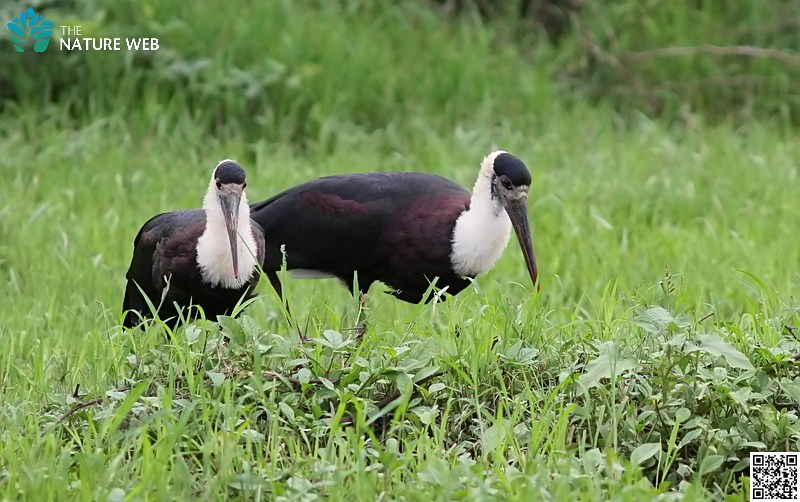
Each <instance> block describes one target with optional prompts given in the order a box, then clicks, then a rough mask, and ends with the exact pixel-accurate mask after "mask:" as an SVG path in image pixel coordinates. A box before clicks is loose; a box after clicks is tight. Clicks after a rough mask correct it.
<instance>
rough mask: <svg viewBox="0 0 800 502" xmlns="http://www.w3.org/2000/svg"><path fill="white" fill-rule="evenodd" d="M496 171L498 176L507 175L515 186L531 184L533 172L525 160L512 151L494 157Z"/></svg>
mask: <svg viewBox="0 0 800 502" xmlns="http://www.w3.org/2000/svg"><path fill="white" fill-rule="evenodd" d="M493 167H494V173H495V174H496V175H497V176H505V177H507V178H508V179H509V180H511V183H513V184H514V186H521V185H526V186H530V184H531V173H530V171H528V166H526V165H525V163H524V162H522V161H521V160H519V159H518V158H516V157H514V156H513V155H511V154H510V153H505V152H503V153H501V154H499V155H498V156H497V157H495V158H494V166H493Z"/></svg>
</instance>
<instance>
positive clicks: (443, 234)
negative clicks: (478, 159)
mask: <svg viewBox="0 0 800 502" xmlns="http://www.w3.org/2000/svg"><path fill="white" fill-rule="evenodd" d="M469 204H470V193H469V192H467V191H466V190H464V189H463V188H462V187H460V186H459V185H457V184H455V183H453V182H452V181H449V180H447V179H445V178H442V177H440V176H435V175H431V174H424V173H365V174H347V175H339V176H329V177H325V178H320V179H317V180H314V181H310V182H308V183H305V184H302V185H299V186H297V187H295V188H292V189H290V190H287V191H285V192H283V193H280V194H278V195H276V196H274V197H272V198H271V199H268V200H265V201H263V202H261V203H258V204H254V205H253V206H251V218H252V219H253V220H255V221H256V222H258V224H259V225H261V226H262V227H263V228H264V231H265V232H266V234H267V235H268V236H269V242H268V243H267V245H266V254H265V259H264V270H265V272H267V274H268V276H269V278H270V281H271V282H272V283H273V286H275V287H276V289H278V291H279V292H280V284H279V283H277V275H276V274H275V273H274V272H275V271H277V270H280V268H281V264H282V260H283V255H282V254H281V246H282V245H285V251H286V265H287V268H288V269H290V270H291V269H310V270H316V271H319V272H323V273H327V274H330V275H333V276H336V277H338V278H339V279H340V280H342V281H343V282H344V283H345V284H346V285H347V286H348V287H349V288H350V289H351V290H352V289H353V286H354V276H355V274H357V277H358V285H359V288H360V290H361V291H367V290H368V289H369V287H370V285H371V284H372V283H373V282H375V281H381V282H383V283H385V284H387V285H388V286H389V287H390V288H391V289H392V294H393V295H395V296H396V297H397V298H399V299H401V300H405V301H407V302H412V303H418V302H419V301H421V300H422V299H423V297H424V295H425V292H426V291H427V289H428V288H429V286H430V282H431V281H433V279H434V278H437V277H438V279H437V281H436V287H437V288H444V287H447V288H448V289H447V292H448V293H450V294H456V293H458V292H459V291H461V290H463V289H464V288H466V287H467V286H468V285H469V284H470V281H469V280H468V279H466V278H464V277H462V276H461V275H459V274H456V273H455V272H454V271H453V265H452V263H451V260H450V254H451V252H452V242H451V241H452V238H453V229H454V227H455V223H456V220H457V219H458V217H459V215H460V214H461V213H463V212H464V211H465V210H466V209H468V208H469ZM427 300H430V298H427Z"/></svg>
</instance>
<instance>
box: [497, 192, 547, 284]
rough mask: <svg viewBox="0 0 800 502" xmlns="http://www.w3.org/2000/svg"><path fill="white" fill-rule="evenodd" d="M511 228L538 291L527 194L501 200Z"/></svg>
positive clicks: (537, 271) (537, 276)
mask: <svg viewBox="0 0 800 502" xmlns="http://www.w3.org/2000/svg"><path fill="white" fill-rule="evenodd" d="M503 205H504V207H505V208H506V212H507V213H508V217H509V219H510V220H511V226H512V227H514V232H515V233H516V234H517V240H519V247H520V248H521V249H522V255H523V256H524V257H525V266H526V267H527V268H528V273H529V274H530V276H531V281H533V284H534V285H535V286H536V289H537V290H538V289H539V282H538V279H539V268H538V267H537V266H536V254H535V253H534V251H533V241H532V240H531V230H530V224H529V223H528V194H527V193H521V194H519V196H517V197H515V198H508V199H504V200H503Z"/></svg>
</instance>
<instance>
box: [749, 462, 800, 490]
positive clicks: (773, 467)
mask: <svg viewBox="0 0 800 502" xmlns="http://www.w3.org/2000/svg"><path fill="white" fill-rule="evenodd" d="M798 456H800V454H798V453H773V452H767V453H753V452H751V453H750V500H752V501H756V500H758V501H759V502H770V501H774V502H778V501H781V502H782V501H785V500H800V491H798V488H800V477H798V471H797V467H798V465H797V464H798Z"/></svg>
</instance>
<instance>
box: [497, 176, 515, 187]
mask: <svg viewBox="0 0 800 502" xmlns="http://www.w3.org/2000/svg"><path fill="white" fill-rule="evenodd" d="M500 183H502V184H503V187H504V188H505V189H506V190H511V188H512V187H513V186H514V185H512V183H511V180H510V179H508V178H506V177H505V176H503V177H501V178H500Z"/></svg>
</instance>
